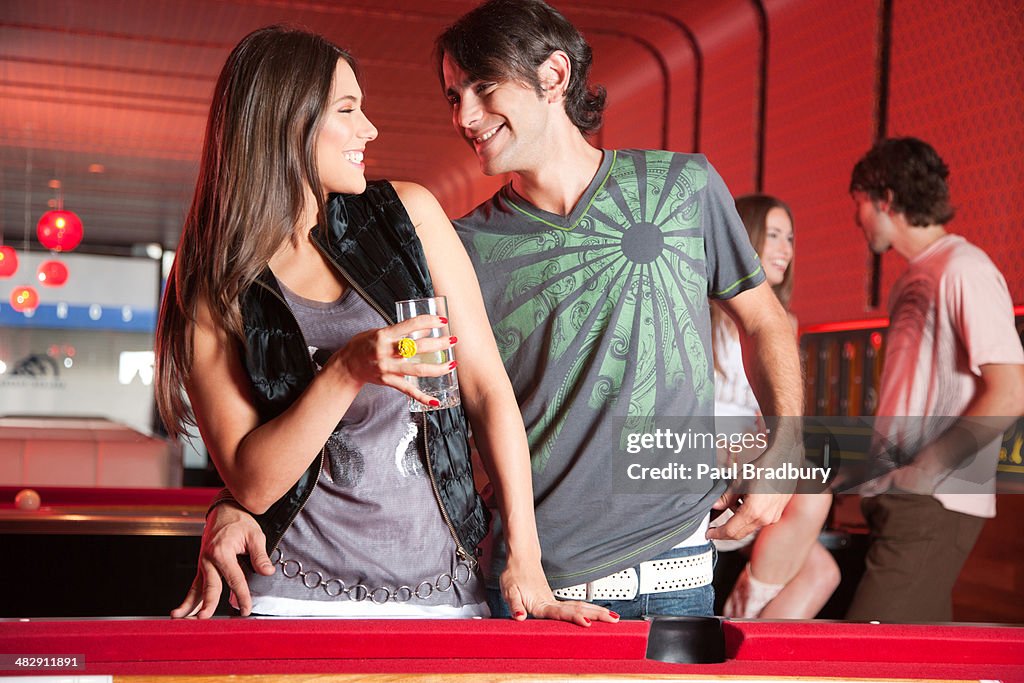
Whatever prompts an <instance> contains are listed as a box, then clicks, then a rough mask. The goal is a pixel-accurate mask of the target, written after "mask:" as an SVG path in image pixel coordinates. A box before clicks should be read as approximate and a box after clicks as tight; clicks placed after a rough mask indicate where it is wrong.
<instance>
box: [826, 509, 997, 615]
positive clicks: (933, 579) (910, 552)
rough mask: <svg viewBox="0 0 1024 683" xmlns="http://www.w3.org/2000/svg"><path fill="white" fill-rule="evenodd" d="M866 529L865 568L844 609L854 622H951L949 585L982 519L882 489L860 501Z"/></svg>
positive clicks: (951, 610)
mask: <svg viewBox="0 0 1024 683" xmlns="http://www.w3.org/2000/svg"><path fill="white" fill-rule="evenodd" d="M861 510H862V511H863V512H864V517H865V519H867V521H868V527H869V528H870V529H871V545H870V547H869V548H868V554H867V558H866V561H865V562H866V565H867V569H866V571H865V573H864V577H863V578H862V579H861V581H860V585H858V586H857V593H856V595H854V598H853V603H852V604H851V605H850V609H849V611H848V612H847V614H846V618H847V619H851V620H854V621H872V620H877V621H886V622H915V621H952V620H953V599H952V593H953V584H955V583H956V579H957V576H958V575H959V574H960V569H961V568H962V567H963V565H964V562H965V561H966V560H967V556H968V555H970V553H971V549H972V548H973V547H974V543H975V541H977V540H978V535H979V534H980V533H981V528H982V527H983V526H984V525H985V519H984V518H982V517H975V516H973V515H965V514H962V513H959V512H952V511H950V510H947V509H946V508H944V507H942V505H941V504H940V503H939V501H937V500H935V499H934V498H932V497H931V496H921V495H912V494H894V493H886V494H882V495H879V496H875V497H873V498H864V499H863V500H862V501H861Z"/></svg>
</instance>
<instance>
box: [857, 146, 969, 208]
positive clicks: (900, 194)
mask: <svg viewBox="0 0 1024 683" xmlns="http://www.w3.org/2000/svg"><path fill="white" fill-rule="evenodd" d="M947 178H949V167H948V166H946V162H944V161H943V160H942V157H940V156H939V153H938V152H936V151H935V149H934V148H933V147H932V146H931V145H929V144H928V143H927V142H924V141H922V140H918V139H917V138H909V137H908V138H889V139H887V140H882V141H881V142H878V143H876V144H875V146H874V147H872V148H871V150H870V151H869V152H868V153H867V154H865V155H864V156H863V157H862V158H861V160H860V161H858V162H857V165H856V166H854V167H853V175H852V176H851V178H850V192H857V191H859V192H864V193H865V194H867V195H868V196H869V197H870V198H871V199H873V200H886V199H888V198H889V193H890V192H891V193H892V198H891V204H892V208H893V210H894V211H896V212H899V213H902V214H903V215H904V216H906V218H907V223H908V224H910V225H916V226H922V227H923V226H926V225H944V224H946V223H948V222H949V221H951V220H953V215H954V214H955V213H956V211H955V210H954V209H953V207H952V205H950V203H949V186H948V185H947V184H946V179H947Z"/></svg>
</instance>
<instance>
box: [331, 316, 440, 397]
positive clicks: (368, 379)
mask: <svg viewBox="0 0 1024 683" xmlns="http://www.w3.org/2000/svg"><path fill="white" fill-rule="evenodd" d="M446 323H447V320H446V319H445V318H442V317H441V316H436V315H418V316H416V317H415V318H410V319H409V320H403V321H402V322H400V323H396V324H394V325H389V326H387V327H381V328H379V329H373V330H367V331H365V332H361V333H359V334H357V335H356V336H354V337H353V338H352V339H351V341H349V343H348V344H346V345H345V346H344V347H342V348H340V349H338V350H337V351H335V352H334V354H333V355H332V356H331V358H330V360H328V361H327V365H326V366H325V367H324V371H330V370H337V371H340V372H343V373H344V374H345V375H347V376H348V377H350V378H351V379H353V380H355V381H356V382H358V383H359V384H360V385H362V384H380V385H383V386H388V387H392V388H394V389H397V390H398V391H401V392H402V393H403V394H405V395H407V396H409V397H410V398H412V399H413V400H415V401H419V402H420V403H423V404H425V405H435V406H436V405H437V404H438V402H437V399H434V398H432V397H431V396H430V395H429V394H427V393H424V392H423V391H421V390H420V389H419V388H418V387H417V386H416V385H415V384H413V383H412V382H409V381H408V380H407V379H406V377H440V376H442V375H445V374H447V373H449V372H451V371H452V370H453V369H454V368H455V363H456V362H455V361H452V362H451V363H449V364H447V365H439V364H437V363H416V362H410V360H409V359H407V358H405V357H403V356H402V355H401V354H400V353H399V348H398V347H399V344H398V343H399V341H401V340H403V339H407V338H409V337H411V336H412V335H414V334H416V333H419V332H428V331H429V330H431V329H434V328H437V327H441V326H443V325H445V324H446ZM456 342H457V340H456V338H455V337H423V338H422V339H417V340H416V355H418V356H421V357H429V354H433V353H437V352H440V351H444V350H446V349H450V348H451V347H452V346H454V345H455V343H456Z"/></svg>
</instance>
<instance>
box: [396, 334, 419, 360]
mask: <svg viewBox="0 0 1024 683" xmlns="http://www.w3.org/2000/svg"><path fill="white" fill-rule="evenodd" d="M397 347H398V355H399V356H401V357H402V358H412V357H413V356H415V355H416V341H415V340H413V339H410V338H409V337H402V338H401V339H399V340H398V343H397Z"/></svg>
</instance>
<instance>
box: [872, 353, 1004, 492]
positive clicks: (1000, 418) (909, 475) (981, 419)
mask: <svg viewBox="0 0 1024 683" xmlns="http://www.w3.org/2000/svg"><path fill="white" fill-rule="evenodd" d="M980 370H981V377H980V380H979V382H978V390H977V391H976V392H975V394H974V396H973V397H972V398H971V402H970V403H968V404H967V408H965V409H964V412H963V413H962V414H961V415H960V417H959V418H958V419H957V421H956V422H954V423H953V424H952V425H951V426H950V427H949V429H947V430H946V431H944V432H943V433H942V434H941V435H940V436H939V437H938V438H937V439H935V440H934V441H931V442H930V443H929V444H928V445H927V446H925V447H924V448H922V449H921V450H920V451H918V453H917V455H915V456H914V459H913V460H912V461H911V462H910V463H909V464H907V465H906V466H904V467H901V468H899V469H896V470H893V471H892V472H891V473H889V474H888V475H886V476H885V477H882V478H881V479H880V480H879V481H877V482H875V483H873V485H872V486H871V487H870V488H871V490H872V491H885V490H888V489H890V488H897V489H900V490H901V491H909V492H913V493H924V494H930V493H932V492H934V491H935V488H936V486H938V485H939V483H940V482H941V481H942V480H943V479H945V478H946V477H948V476H949V475H950V474H951V473H952V472H953V471H954V470H955V469H956V468H957V467H959V466H960V465H961V464H962V463H964V462H965V461H966V460H967V459H968V458H970V457H971V456H973V455H974V454H976V453H977V452H978V451H979V450H980V449H981V448H982V447H983V446H985V445H986V444H989V443H992V441H994V440H995V439H997V438H999V437H1000V436H1001V435H1002V434H1003V432H1005V431H1006V430H1007V428H1009V426H1010V425H1012V424H1013V423H1014V422H1015V421H1016V420H1017V419H1018V418H1019V417H1020V416H1021V415H1024V365H1010V364H989V365H982V366H981V367H980Z"/></svg>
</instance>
